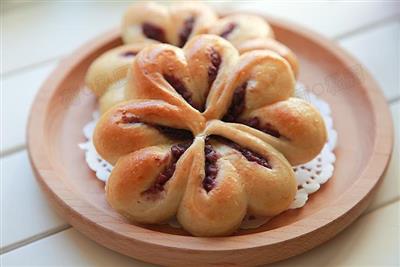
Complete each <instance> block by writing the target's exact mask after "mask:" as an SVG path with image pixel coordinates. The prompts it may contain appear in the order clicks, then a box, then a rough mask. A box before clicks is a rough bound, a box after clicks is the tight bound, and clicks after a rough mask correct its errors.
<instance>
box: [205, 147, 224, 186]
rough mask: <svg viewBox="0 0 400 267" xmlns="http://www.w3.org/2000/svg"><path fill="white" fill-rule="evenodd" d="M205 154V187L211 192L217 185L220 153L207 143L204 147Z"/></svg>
mask: <svg viewBox="0 0 400 267" xmlns="http://www.w3.org/2000/svg"><path fill="white" fill-rule="evenodd" d="M204 154H205V167H204V169H205V177H204V180H203V188H204V189H205V190H206V191H207V193H208V192H210V191H211V190H212V189H213V188H214V187H215V185H216V181H215V178H216V177H217V174H218V166H217V160H218V158H219V157H220V155H219V154H218V153H217V151H215V150H214V148H213V147H212V146H211V145H208V144H206V145H205V147H204Z"/></svg>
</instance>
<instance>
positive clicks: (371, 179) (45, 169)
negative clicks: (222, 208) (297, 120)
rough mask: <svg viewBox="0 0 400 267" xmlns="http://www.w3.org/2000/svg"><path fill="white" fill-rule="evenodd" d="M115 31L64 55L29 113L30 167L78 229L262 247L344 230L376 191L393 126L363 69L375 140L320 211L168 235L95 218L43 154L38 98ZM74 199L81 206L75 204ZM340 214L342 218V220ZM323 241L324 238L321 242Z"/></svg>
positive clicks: (172, 242) (201, 245)
mask: <svg viewBox="0 0 400 267" xmlns="http://www.w3.org/2000/svg"><path fill="white" fill-rule="evenodd" d="M267 20H268V21H269V22H270V23H271V24H272V25H278V26H279V27H282V28H287V29H290V30H293V31H294V30H295V31H297V32H298V33H300V34H301V35H303V36H304V37H305V38H307V39H310V40H311V41H313V42H314V43H318V44H319V45H321V46H323V47H324V48H325V49H327V50H329V52H330V53H332V54H334V55H335V56H336V57H338V58H339V59H340V60H341V61H342V62H343V63H345V64H346V66H348V67H349V68H350V67H351V66H352V65H354V62H357V60H355V59H354V58H353V57H352V56H350V55H349V54H348V53H347V52H345V51H344V50H343V49H341V48H340V47H339V46H338V45H336V44H334V43H332V41H330V40H328V39H326V38H324V37H322V36H320V35H319V34H317V33H314V32H312V31H310V30H308V29H305V28H302V27H300V26H298V25H294V24H292V23H289V22H284V21H282V20H277V19H273V18H270V17H267ZM119 35H120V33H119V31H116V30H112V31H110V32H108V33H107V34H104V35H101V36H100V37H97V38H95V39H93V40H91V41H89V42H88V43H86V44H84V45H83V46H81V47H80V48H79V49H78V50H77V51H76V52H75V53H74V54H72V55H71V56H70V57H68V58H67V59H65V60H62V62H61V63H60V64H59V66H58V67H57V68H56V69H55V71H53V73H52V74H51V75H50V78H49V79H48V80H47V81H46V82H45V83H44V85H43V86H42V87H41V89H40V91H39V92H38V94H37V96H36V98H35V101H34V103H33V105H32V108H31V112H30V117H29V123H28V131H27V133H28V135H27V141H28V150H29V157H30V161H31V165H32V167H33V169H34V172H35V175H36V177H37V180H38V181H39V182H40V184H41V185H42V186H43V188H44V190H45V192H46V193H48V194H50V195H51V196H52V197H54V199H55V200H56V203H54V204H56V206H57V207H58V209H61V212H62V213H63V214H64V215H67V216H65V217H66V219H67V220H69V222H70V223H71V224H72V225H74V226H77V228H78V229H79V228H80V227H79V226H78V223H77V222H78V221H84V223H85V224H89V225H92V226H94V227H100V229H101V231H105V232H108V233H110V234H115V235H117V236H119V237H120V238H123V239H126V238H129V239H132V240H134V241H136V242H140V243H142V244H150V245H152V246H157V247H166V248H177V249H184V250H186V251H188V250H193V251H232V250H239V249H240V250H243V249H251V248H256V247H265V246H269V245H273V244H279V243H281V242H285V241H288V240H291V239H296V238H307V236H309V235H311V234H317V232H318V231H319V230H322V229H323V228H324V227H326V226H329V225H330V224H332V223H334V222H338V223H340V224H341V225H342V226H341V229H343V228H345V227H346V226H347V225H348V224H350V223H351V222H352V221H353V220H354V219H355V218H356V217H357V216H355V218H351V219H349V218H346V219H345V220H344V219H343V218H344V217H345V215H346V214H347V213H348V212H349V211H350V210H352V209H354V208H356V207H357V206H359V205H363V206H365V207H366V206H367V203H362V202H363V200H365V199H366V197H367V196H368V195H369V194H370V193H371V192H372V191H374V189H375V187H376V185H377V183H378V181H379V178H380V177H381V174H382V173H383V172H384V170H385V167H386V166H387V163H388V160H389V159H390V156H391V151H392V146H393V125H392V120H391V115H390V111H389V108H388V105H387V103H386V100H385V98H384V96H383V95H382V93H381V91H380V90H379V87H378V85H377V84H376V82H375V81H374V80H373V79H372V77H371V76H370V74H369V73H366V75H365V77H364V78H365V82H364V83H363V84H364V87H366V90H365V91H366V94H367V98H368V101H369V102H370V104H371V107H372V111H373V114H374V118H373V119H374V122H375V131H376V135H375V136H376V138H375V140H374V148H373V151H374V153H372V154H371V155H370V158H369V161H368V163H367V164H366V167H365V169H364V171H363V172H362V174H361V175H360V178H359V179H358V180H357V181H356V182H355V183H354V184H353V185H352V186H351V187H350V188H348V190H347V191H346V192H344V193H343V194H342V195H341V197H340V198H338V199H337V201H335V202H333V203H331V204H330V205H329V206H328V207H326V208H324V209H322V210H321V211H319V212H316V213H314V214H312V215H310V216H308V217H307V218H304V219H302V220H300V221H297V222H295V223H293V224H291V225H287V226H284V227H281V228H278V229H273V230H269V231H266V232H260V233H253V234H247V235H240V236H231V237H225V238H198V237H191V236H180V235H172V234H167V233H162V232H156V231H152V230H149V229H144V228H141V227H139V226H134V225H130V227H133V228H134V229H135V231H130V232H124V231H115V229H114V228H113V223H104V222H98V221H96V216H97V215H98V212H99V210H98V209H97V208H96V207H95V206H93V205H92V204H91V203H89V202H86V201H85V200H83V199H81V198H80V197H79V196H78V195H77V194H76V193H75V192H73V191H70V190H69V189H68V188H66V187H65V186H63V183H59V181H60V180H58V179H57V173H56V172H55V171H56V170H55V169H53V167H52V166H51V164H50V160H49V158H48V155H46V154H47V153H46V149H43V148H44V147H45V144H46V142H44V140H42V139H41V138H40V137H42V136H45V132H44V129H45V125H46V116H47V113H48V106H47V105H42V104H41V103H43V101H44V102H45V103H47V104H48V103H50V102H51V99H52V97H54V93H55V92H56V91H57V88H58V87H59V85H60V84H61V83H62V81H63V78H64V77H66V76H67V74H68V73H69V71H70V70H71V69H73V68H74V67H75V66H76V65H78V64H79V63H80V62H81V61H82V60H83V59H84V58H86V57H87V55H89V54H90V53H91V52H92V51H93V50H94V49H96V48H98V47H99V46H100V45H101V44H104V42H106V41H110V40H114V39H116V38H118V36H119ZM39 100H40V101H39ZM39 103H40V104H39ZM378 112H379V113H378ZM378 114H379V119H378ZM349 191H351V193H352V198H353V200H354V198H355V197H356V201H355V202H354V201H353V202H352V203H349V202H348V201H347V198H346V195H348V193H349ZM72 195H73V196H75V197H76V198H75V199H73V198H72V197H71V196H72ZM72 199H73V201H72ZM72 202H73V203H74V205H73V206H74V208H72V206H71V205H70V204H72ZM78 203H79V205H77V204H78ZM330 208H332V209H334V210H335V215H334V216H332V211H331V210H330ZM83 211H85V213H86V214H87V212H88V211H90V212H89V215H82V214H83V213H82V212H83ZM360 213H361V212H360ZM321 218H326V219H321ZM341 219H343V220H342V221H341ZM311 222H312V223H311ZM309 226H312V227H309ZM289 228H298V229H303V230H304V229H307V230H305V231H304V232H303V233H302V234H301V235H299V234H298V232H297V231H287V229H289ZM82 230H83V229H82ZM84 232H85V231H84ZM282 232H286V233H287V234H285V235H281V233H282ZM149 233H153V234H154V233H157V235H158V236H159V237H158V238H153V239H149V238H148V234H149ZM333 235H334V234H333ZM333 235H332V236H333ZM153 237H154V235H153ZM249 237H252V242H240V241H246V240H248V239H249ZM92 238H93V237H92ZM221 239H224V240H229V241H232V242H226V243H224V246H221V243H220V242H216V241H218V240H221ZM323 241H324V240H322V241H321V242H323ZM321 242H320V243H321Z"/></svg>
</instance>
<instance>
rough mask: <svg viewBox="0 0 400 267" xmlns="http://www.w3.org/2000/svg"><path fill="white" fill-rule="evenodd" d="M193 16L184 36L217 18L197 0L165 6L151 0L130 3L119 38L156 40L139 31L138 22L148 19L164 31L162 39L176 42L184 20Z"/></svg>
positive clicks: (125, 39)
mask: <svg viewBox="0 0 400 267" xmlns="http://www.w3.org/2000/svg"><path fill="white" fill-rule="evenodd" d="M191 17H192V18H194V25H193V29H192V31H191V32H190V35H189V36H188V38H190V37H192V36H194V35H197V34H202V33H206V29H207V28H208V27H210V26H211V25H213V24H214V22H215V21H216V20H217V17H216V14H215V12H214V11H213V10H212V9H210V8H209V7H208V6H206V5H204V4H202V3H198V2H180V3H179V4H177V5H171V6H170V7H166V6H163V5H159V4H156V3H154V2H140V3H138V4H134V5H132V6H130V7H129V8H128V9H127V11H126V12H125V16H124V18H123V20H122V39H123V40H124V42H125V43H128V44H129V43H140V42H148V43H157V41H156V40H154V39H151V38H148V37H147V36H146V35H144V33H143V31H142V24H143V23H149V24H151V25H154V26H156V27H158V28H160V29H162V30H163V31H164V35H165V39H166V40H165V41H166V42H167V43H169V44H172V45H175V46H179V45H180V40H179V34H180V31H181V30H182V27H183V25H184V22H185V20H187V19H189V18H191Z"/></svg>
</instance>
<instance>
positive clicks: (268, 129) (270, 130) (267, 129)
mask: <svg viewBox="0 0 400 267" xmlns="http://www.w3.org/2000/svg"><path fill="white" fill-rule="evenodd" d="M241 123H243V124H245V125H247V126H250V127H252V128H254V129H257V130H260V131H262V132H264V133H266V134H269V135H272V136H273V137H276V138H279V137H281V136H282V135H281V133H280V132H279V131H278V130H277V129H275V127H274V126H273V125H272V124H270V123H265V124H264V125H261V122H260V120H259V119H258V118H257V117H254V118H251V119H248V120H244V121H241Z"/></svg>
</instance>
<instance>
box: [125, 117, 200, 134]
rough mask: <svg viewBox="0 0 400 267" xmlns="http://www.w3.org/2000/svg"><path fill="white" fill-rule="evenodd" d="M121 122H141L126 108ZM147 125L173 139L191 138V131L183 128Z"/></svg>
mask: <svg viewBox="0 0 400 267" xmlns="http://www.w3.org/2000/svg"><path fill="white" fill-rule="evenodd" d="M121 122H122V123H124V124H134V123H141V121H140V119H139V118H138V117H136V116H135V115H134V114H132V113H130V112H127V110H123V111H122V116H121ZM146 125H148V126H152V127H154V128H156V129H157V130H158V131H159V132H160V133H161V134H163V135H165V136H167V137H168V138H171V139H175V140H187V139H193V134H192V132H190V131H188V130H185V129H176V128H171V127H168V126H163V125H158V124H152V123H146Z"/></svg>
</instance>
